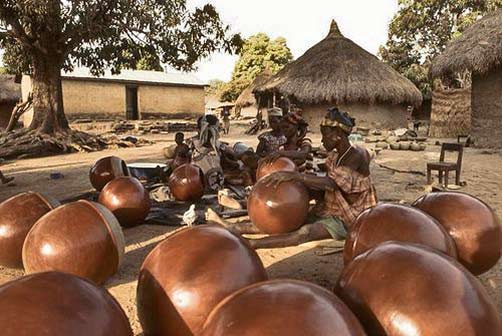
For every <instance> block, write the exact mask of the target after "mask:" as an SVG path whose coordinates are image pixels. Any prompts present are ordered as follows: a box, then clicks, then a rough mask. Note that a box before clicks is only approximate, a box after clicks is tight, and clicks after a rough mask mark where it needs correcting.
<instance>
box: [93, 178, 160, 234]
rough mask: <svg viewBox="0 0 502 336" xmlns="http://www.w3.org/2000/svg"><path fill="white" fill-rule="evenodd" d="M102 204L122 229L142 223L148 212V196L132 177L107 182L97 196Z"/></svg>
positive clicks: (139, 183)
mask: <svg viewBox="0 0 502 336" xmlns="http://www.w3.org/2000/svg"><path fill="white" fill-rule="evenodd" d="M99 203H101V204H103V205H104V206H105V207H106V208H107V209H108V210H110V211H111V212H112V213H113V214H114V215H115V217H116V218H117V219H118V221H119V223H120V225H122V226H123V227H133V226H137V225H141V224H143V223H144V221H145V218H146V216H147V215H148V212H149V211H150V196H149V195H148V192H147V191H146V190H145V188H144V187H143V185H142V184H141V182H139V181H138V180H137V179H136V178H134V177H118V178H116V179H114V180H113V181H111V182H109V183H108V184H107V185H106V186H105V187H104V188H103V190H102V191H101V193H100V194H99Z"/></svg>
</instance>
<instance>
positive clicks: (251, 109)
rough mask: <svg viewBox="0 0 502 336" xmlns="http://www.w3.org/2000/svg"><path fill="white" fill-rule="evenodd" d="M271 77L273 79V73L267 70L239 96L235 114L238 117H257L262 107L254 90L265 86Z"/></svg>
mask: <svg viewBox="0 0 502 336" xmlns="http://www.w3.org/2000/svg"><path fill="white" fill-rule="evenodd" d="M270 77H272V71H270V70H269V69H265V70H264V71H263V72H262V73H260V74H259V75H258V76H256V78H255V80H254V81H253V82H252V83H251V85H249V86H248V87H247V88H246V89H245V90H244V91H242V93H241V94H240V95H239V97H238V98H237V100H236V101H235V112H236V114H237V115H238V116H242V117H256V115H257V113H258V110H259V109H260V107H263V104H260V105H262V106H259V105H258V101H257V100H256V97H255V95H254V94H253V91H254V89H256V88H257V87H259V86H260V85H263V84H265V83H266V82H267V81H268V80H269V79H270Z"/></svg>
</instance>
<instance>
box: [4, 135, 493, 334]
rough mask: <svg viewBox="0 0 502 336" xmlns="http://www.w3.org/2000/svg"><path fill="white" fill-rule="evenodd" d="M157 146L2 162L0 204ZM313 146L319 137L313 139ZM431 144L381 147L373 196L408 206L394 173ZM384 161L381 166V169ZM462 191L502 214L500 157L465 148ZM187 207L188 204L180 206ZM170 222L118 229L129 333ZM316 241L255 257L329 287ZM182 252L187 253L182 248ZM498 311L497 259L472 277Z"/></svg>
mask: <svg viewBox="0 0 502 336" xmlns="http://www.w3.org/2000/svg"><path fill="white" fill-rule="evenodd" d="M243 134H244V132H243V129H242V128H234V129H233V130H232V132H231V134H230V137H228V138H226V139H225V140H227V141H229V142H235V141H244V142H246V143H248V144H251V145H256V140H255V139H256V138H255V137H249V136H244V135H243ZM150 138H152V139H154V140H157V143H156V144H154V145H152V146H148V147H142V148H128V149H120V150H114V151H104V152H98V153H87V154H80V153H79V154H70V155H62V156H57V157H50V158H40V159H29V160H20V161H16V162H11V163H6V164H4V165H3V166H2V167H0V168H1V169H2V171H3V172H4V173H5V174H6V175H9V176H14V177H15V178H16V180H15V185H13V186H0V201H3V200H5V199H7V198H8V197H10V196H13V195H15V194H17V193H20V192H23V191H28V190H34V191H42V192H45V193H47V194H49V195H51V196H53V197H55V198H57V199H60V200H61V199H67V198H70V197H75V196H78V195H81V194H82V193H84V192H86V191H89V190H91V189H92V187H91V185H90V183H89V179H88V171H89V168H90V166H91V165H92V164H93V163H94V162H95V161H96V160H97V159H99V158H100V157H103V156H106V155H117V156H120V157H122V158H123V159H125V160H126V161H128V162H136V161H154V162H162V161H163V157H162V148H163V147H165V146H167V145H168V144H170V143H172V138H173V135H166V136H155V137H150ZM313 140H314V143H319V137H318V136H315V135H314V136H313ZM438 156H439V147H437V146H435V145H433V142H430V143H429V146H428V148H427V150H426V151H425V152H418V153H417V152H409V151H383V152H381V153H380V154H379V155H378V156H377V158H376V159H375V160H374V162H373V165H372V174H373V179H374V183H375V186H376V188H377V191H378V194H379V197H380V200H381V201H390V202H402V203H411V202H412V201H414V200H415V199H416V198H418V197H419V196H420V195H422V194H423V193H425V192H426V190H427V188H426V185H425V184H426V181H425V176H423V175H419V174H413V173H398V172H396V171H395V170H399V171H420V172H424V171H425V163H426V162H427V161H431V160H437V157H438ZM382 166H385V167H386V168H383V167H382ZM55 172H59V173H62V174H63V175H64V178H62V179H56V180H51V179H50V178H49V176H50V174H51V173H55ZM462 181H465V182H467V185H466V186H465V187H464V188H462V191H465V192H467V193H470V194H472V195H475V196H477V197H480V198H481V199H483V200H484V201H486V202H487V203H488V204H490V205H491V206H492V207H493V208H494V209H495V210H496V211H497V213H498V215H499V216H501V215H502V192H501V190H502V188H501V187H502V154H501V153H500V152H487V151H483V150H478V149H467V150H466V153H465V156H464V168H463V173H462ZM187 207H188V205H187ZM175 229H176V227H170V226H154V225H142V226H139V227H136V228H132V229H126V230H124V234H125V237H126V245H127V247H126V255H125V259H124V264H123V265H122V266H121V268H120V270H119V272H118V273H117V274H116V275H115V276H114V277H112V278H111V279H110V280H109V281H108V282H107V283H106V284H105V287H106V288H107V289H108V290H109V291H110V292H111V293H112V295H114V296H115V297H116V298H117V300H118V301H119V302H120V304H121V305H122V307H123V309H124V310H125V311H126V313H127V315H128V316H129V318H130V321H131V324H132V327H133V330H134V332H135V334H136V335H141V326H140V324H139V322H138V319H137V315H136V303H135V301H136V298H135V295H136V283H137V282H136V279H137V277H138V272H139V268H140V266H141V263H142V262H143V260H144V259H145V257H146V255H147V254H148V253H149V251H151V250H152V249H153V247H154V246H155V245H156V244H157V243H158V242H159V241H161V240H162V239H163V238H165V237H166V236H168V235H169V233H170V232H172V231H173V230H175ZM319 244H323V243H322V242H321V243H314V244H312V243H311V244H306V245H303V246H299V247H292V248H283V249H275V250H262V251H259V255H260V257H261V258H262V261H263V263H264V265H265V267H266V268H267V271H268V273H269V275H270V277H271V278H294V279H300V280H306V281H311V282H314V283H317V284H319V285H321V286H323V287H326V288H328V289H331V288H332V287H333V286H334V284H335V282H336V280H337V278H338V276H339V274H340V272H341V270H342V257H341V255H340V254H332V255H326V256H321V255H318V254H319V252H321V251H322V249H321V248H320V247H319ZM187 253H189V251H187ZM22 275H23V272H22V271H19V270H11V269H5V268H1V267H0V284H1V283H5V282H7V281H10V280H13V279H15V278H17V277H19V276H22ZM480 279H481V281H482V282H483V284H484V285H485V287H486V288H487V290H488V292H489V294H490V295H491V297H492V299H493V300H494V302H496V304H497V307H498V309H499V312H501V313H502V262H499V264H498V265H497V266H496V267H494V268H493V269H492V270H491V271H490V272H488V273H487V274H485V275H483V276H481V277H480Z"/></svg>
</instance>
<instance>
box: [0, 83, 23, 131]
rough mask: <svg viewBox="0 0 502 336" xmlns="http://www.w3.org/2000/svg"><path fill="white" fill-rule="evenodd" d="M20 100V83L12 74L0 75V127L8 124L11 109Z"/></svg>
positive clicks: (2, 127)
mask: <svg viewBox="0 0 502 336" xmlns="http://www.w3.org/2000/svg"><path fill="white" fill-rule="evenodd" d="M20 100H21V85H20V84H18V83H16V81H15V76H13V75H0V129H4V128H6V127H7V125H9V120H10V116H11V114H12V110H13V109H14V107H15V106H16V103H18V102H19V101H20Z"/></svg>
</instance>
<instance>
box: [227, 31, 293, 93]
mask: <svg viewBox="0 0 502 336" xmlns="http://www.w3.org/2000/svg"><path fill="white" fill-rule="evenodd" d="M292 60H293V54H292V53H291V50H290V49H289V48H288V46H287V43H286V39H285V38H283V37H278V38H276V39H275V40H271V39H270V37H268V36H267V35H266V34H264V33H258V34H256V35H253V36H251V37H249V38H248V39H246V40H245V41H244V44H243V46H242V49H241V52H240V54H239V58H238V60H237V62H236V63H235V67H234V70H233V73H232V80H231V81H230V82H229V83H228V84H227V85H226V86H225V87H224V88H223V91H222V93H221V98H220V99H221V100H222V101H234V100H235V99H237V97H238V96H239V95H240V94H241V92H242V91H243V90H244V89H245V88H246V87H247V86H249V85H250V84H251V82H253V80H254V79H255V78H256V76H258V75H259V74H260V73H262V72H263V71H264V70H265V69H267V68H268V69H269V70H270V71H272V73H277V72H278V71H279V70H281V69H282V68H283V67H284V66H285V65H286V64H288V63H289V62H291V61H292Z"/></svg>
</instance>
